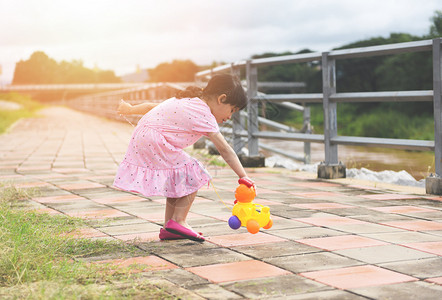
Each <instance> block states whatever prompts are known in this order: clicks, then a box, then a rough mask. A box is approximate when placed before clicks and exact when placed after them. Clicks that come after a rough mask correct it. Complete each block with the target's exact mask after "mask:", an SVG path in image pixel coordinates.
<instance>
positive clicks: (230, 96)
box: [176, 74, 247, 109]
mask: <svg viewBox="0 0 442 300" xmlns="http://www.w3.org/2000/svg"><path fill="white" fill-rule="evenodd" d="M222 94H226V96H227V97H226V101H224V103H225V104H230V105H232V106H235V107H238V108H239V109H243V108H244V107H246V105H247V96H246V93H245V92H244V89H243V87H242V85H241V81H240V80H239V79H238V78H237V77H234V76H232V75H228V74H222V75H215V76H213V77H212V78H211V79H210V80H209V82H208V83H207V86H206V87H205V88H204V89H201V88H198V87H195V86H189V87H187V88H186V89H185V90H184V91H179V92H178V93H177V95H176V97H177V98H191V97H200V98H201V97H206V98H209V97H213V96H215V97H218V96H219V95H222Z"/></svg>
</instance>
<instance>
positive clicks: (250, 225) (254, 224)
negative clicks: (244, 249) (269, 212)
mask: <svg viewBox="0 0 442 300" xmlns="http://www.w3.org/2000/svg"><path fill="white" fill-rule="evenodd" d="M247 231H248V232H250V233H251V234H255V233H258V231H259V223H258V221H256V220H248V221H247Z"/></svg>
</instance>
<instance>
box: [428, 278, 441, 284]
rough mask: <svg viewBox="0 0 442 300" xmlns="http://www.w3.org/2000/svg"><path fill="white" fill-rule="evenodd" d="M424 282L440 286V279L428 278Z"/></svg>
mask: <svg viewBox="0 0 442 300" xmlns="http://www.w3.org/2000/svg"><path fill="white" fill-rule="evenodd" d="M425 281H428V282H432V283H437V284H439V285H442V277H435V278H428V279H426V280H425Z"/></svg>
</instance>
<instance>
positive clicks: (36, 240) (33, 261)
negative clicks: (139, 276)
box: [0, 184, 170, 299]
mask: <svg viewBox="0 0 442 300" xmlns="http://www.w3.org/2000/svg"><path fill="white" fill-rule="evenodd" d="M0 190H1V195H0V196H1V199H2V200H1V201H0V298H2V299H3V298H5V299H8V298H9V299H80V298H81V299H103V298H106V299H121V298H139V299H167V297H169V296H170V295H169V294H168V293H166V292H164V291H162V290H161V289H158V288H156V287H155V286H153V285H150V284H149V283H143V284H141V285H137V286H130V287H127V288H116V287H115V285H114V284H113V283H109V282H111V281H112V280H115V281H123V280H128V278H136V277H135V275H132V274H131V273H132V272H131V268H133V266H132V267H131V268H121V267H116V266H113V265H103V264H94V263H88V262H86V261H83V259H82V258H84V257H89V256H93V257H99V256H102V255H105V254H118V255H120V254H125V255H127V254H128V253H129V254H132V253H136V252H138V251H139V249H137V248H136V247H134V246H131V245H127V244H125V243H123V242H119V241H107V240H92V239H86V238H74V237H72V236H69V235H68V233H70V232H73V231H75V230H76V229H78V228H82V227H85V225H86V223H85V221H84V220H82V219H79V218H72V217H67V216H62V215H48V214H41V213H37V212H35V211H30V210H26V209H21V208H19V207H17V206H14V205H12V204H13V203H15V202H17V201H20V200H24V199H30V198H32V195H31V194H32V193H30V191H29V189H26V190H23V189H20V188H16V187H14V186H13V185H12V184H9V185H8V184H7V185H5V184H3V185H2V187H1V188H0Z"/></svg>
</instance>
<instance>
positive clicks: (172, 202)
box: [114, 75, 252, 241]
mask: <svg viewBox="0 0 442 300" xmlns="http://www.w3.org/2000/svg"><path fill="white" fill-rule="evenodd" d="M246 104H247V97H246V95H245V93H244V90H243V88H242V86H241V83H240V81H239V80H238V79H236V78H235V77H232V76H230V75H217V76H214V77H213V78H212V79H211V80H210V81H209V82H208V84H207V86H206V88H204V89H200V88H197V87H189V88H187V89H186V90H184V91H181V92H179V93H178V95H177V96H176V97H174V98H170V99H168V100H165V101H164V102H162V103H160V104H158V103H149V102H146V103H143V104H139V105H135V106H132V105H130V104H128V103H126V102H124V101H122V102H121V103H120V106H119V108H118V112H119V113H120V114H144V113H146V114H145V115H144V116H143V117H142V118H141V120H140V121H139V122H138V125H137V127H136V128H135V131H134V133H133V135H132V139H131V141H130V143H129V148H128V150H127V152H126V155H125V157H124V160H123V162H122V163H121V164H120V167H119V169H118V171H117V174H116V176H115V181H114V186H116V187H118V188H120V189H123V190H126V191H131V192H137V193H141V194H143V195H144V196H147V197H148V196H165V197H166V198H167V201H166V211H165V218H164V221H165V223H164V224H165V225H164V228H161V230H160V239H162V240H167V239H177V238H188V239H192V240H196V241H204V237H203V236H202V234H201V233H197V232H195V231H193V230H192V228H191V227H190V226H189V225H188V224H187V222H186V217H187V214H188V212H189V210H190V207H191V205H192V203H193V200H194V199H195V196H196V193H197V191H198V190H199V189H200V188H201V187H202V186H203V185H205V184H207V183H208V182H209V181H210V180H211V177H210V175H209V174H208V172H207V171H206V170H205V168H204V167H203V166H202V165H201V163H200V162H199V161H197V160H196V159H194V158H192V157H190V156H189V155H188V154H187V153H186V152H185V151H183V149H184V148H186V147H188V146H190V145H192V144H194V143H195V142H196V141H197V140H198V139H199V138H200V137H201V136H206V137H208V138H209V139H210V140H211V141H212V142H213V144H214V145H215V147H216V148H217V149H218V151H219V153H220V154H221V156H222V157H223V158H224V160H225V161H226V162H227V164H228V165H229V166H230V167H231V168H232V169H233V171H234V172H235V173H236V174H237V175H238V177H239V178H240V179H241V180H242V181H244V180H246V181H249V182H252V181H251V180H250V179H249V178H248V177H247V174H246V171H245V170H244V168H243V166H242V165H241V163H240V161H239V159H238V157H237V156H236V154H235V152H234V151H233V149H232V148H231V147H230V145H229V144H228V143H227V142H226V140H225V139H224V137H223V136H222V134H221V133H220V132H219V127H218V123H223V122H225V121H226V120H229V119H230V118H231V116H232V114H233V113H234V112H236V111H238V110H240V109H242V108H244V107H245V106H246Z"/></svg>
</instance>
